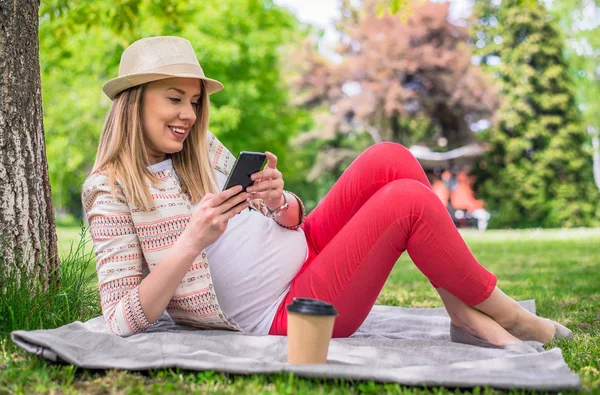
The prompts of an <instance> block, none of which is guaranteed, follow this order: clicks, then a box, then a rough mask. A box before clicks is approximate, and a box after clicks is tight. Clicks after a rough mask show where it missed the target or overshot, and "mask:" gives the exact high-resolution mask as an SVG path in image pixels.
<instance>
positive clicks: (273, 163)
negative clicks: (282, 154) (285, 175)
mask: <svg viewBox="0 0 600 395" xmlns="http://www.w3.org/2000/svg"><path fill="white" fill-rule="evenodd" d="M265 155H267V164H266V165H265V168H270V169H274V168H276V167H277V156H275V154H274V153H272V152H269V151H265Z"/></svg>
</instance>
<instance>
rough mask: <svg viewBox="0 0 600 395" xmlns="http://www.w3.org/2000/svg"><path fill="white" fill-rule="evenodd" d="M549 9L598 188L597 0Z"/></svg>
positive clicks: (563, 1)
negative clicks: (585, 132) (559, 37)
mask: <svg viewBox="0 0 600 395" xmlns="http://www.w3.org/2000/svg"><path fill="white" fill-rule="evenodd" d="M550 12H551V14H552V16H553V18H554V19H555V20H557V21H558V25H559V27H560V29H561V31H562V32H563V34H564V36H565V38H566V41H567V46H566V48H565V57H566V60H567V64H568V65H569V71H570V74H571V76H572V78H573V81H574V82H575V87H576V91H577V96H576V98H577V104H578V108H579V109H580V110H581V113H582V115H583V120H584V123H585V127H586V129H587V130H588V133H589V134H590V137H591V139H592V141H594V140H595V144H596V147H595V148H594V147H593V145H594V144H592V145H591V146H590V144H589V143H588V144H586V146H587V147H586V148H587V149H591V150H592V151H595V152H593V155H595V158H596V159H595V161H594V178H595V179H596V187H597V188H598V189H599V190H600V147H599V146H600V142H599V141H600V118H599V117H598V114H599V113H600V100H598V98H600V67H599V65H600V0H556V1H553V2H552V3H551V4H550Z"/></svg>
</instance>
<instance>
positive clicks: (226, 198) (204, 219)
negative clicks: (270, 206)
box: [182, 185, 250, 254]
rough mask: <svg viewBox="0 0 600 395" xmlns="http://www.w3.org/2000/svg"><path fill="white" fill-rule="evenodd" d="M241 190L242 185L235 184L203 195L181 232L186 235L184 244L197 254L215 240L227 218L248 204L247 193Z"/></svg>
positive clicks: (225, 224)
mask: <svg viewBox="0 0 600 395" xmlns="http://www.w3.org/2000/svg"><path fill="white" fill-rule="evenodd" d="M241 191H242V186H241V185H236V186H234V187H231V188H229V189H226V190H224V191H222V192H219V193H216V194H213V193H207V194H206V195H204V197H203V198H202V199H201V200H200V202H199V203H198V207H197V210H196V211H195V212H194V213H192V216H191V217H190V222H189V224H188V226H187V227H186V229H185V231H184V232H183V234H182V236H184V235H185V237H186V241H187V242H186V243H185V245H186V246H188V247H189V248H192V249H193V250H194V251H196V252H197V253H198V254H199V253H200V252H202V250H203V249H204V248H205V247H207V246H209V245H211V244H212V243H214V242H215V241H217V239H218V238H219V237H220V236H221V235H222V234H223V233H224V232H225V229H227V223H228V222H229V220H230V219H231V218H233V217H234V216H235V215H237V214H239V213H241V212H242V211H243V210H245V209H246V208H248V206H249V205H250V203H249V202H248V201H247V200H246V199H247V198H248V194H247V193H246V192H241ZM236 195H237V196H236Z"/></svg>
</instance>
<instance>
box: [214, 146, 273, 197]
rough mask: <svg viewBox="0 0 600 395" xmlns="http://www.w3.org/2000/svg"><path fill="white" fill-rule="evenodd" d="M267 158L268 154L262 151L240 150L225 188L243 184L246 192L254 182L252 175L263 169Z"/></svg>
mask: <svg viewBox="0 0 600 395" xmlns="http://www.w3.org/2000/svg"><path fill="white" fill-rule="evenodd" d="M266 159H267V155H265V154H264V153H262V152H249V151H242V152H240V155H239V156H238V157H237V159H236V160H235V163H234V165H233V170H231V172H230V173H229V177H227V181H226V182H225V187H224V188H223V190H226V189H229V188H231V187H234V186H236V185H241V186H242V188H243V189H242V191H243V192H245V191H246V188H248V187H249V186H251V185H252V184H254V181H253V180H252V179H251V178H250V176H251V175H252V174H254V173H256V172H259V171H261V169H262V167H263V165H264V163H265V160H266Z"/></svg>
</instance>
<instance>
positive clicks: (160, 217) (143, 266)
mask: <svg viewBox="0 0 600 395" xmlns="http://www.w3.org/2000/svg"><path fill="white" fill-rule="evenodd" d="M207 144H208V149H209V156H210V161H211V164H212V166H213V168H214V169H215V170H216V171H219V172H221V173H223V174H225V175H228V174H229V172H230V171H231V170H232V168H233V164H234V163H235V157H234V156H233V155H232V154H231V153H230V152H229V151H228V150H227V149H226V148H225V147H224V146H223V145H222V144H221V143H220V142H219V141H218V140H217V139H216V137H215V136H214V135H212V134H210V133H208V135H207ZM153 174H155V175H156V176H157V177H158V179H159V180H160V182H159V184H157V185H152V184H151V183H150V182H148V183H147V185H148V188H149V190H150V193H151V195H152V199H153V206H152V207H151V209H150V210H149V211H147V212H145V211H142V210H140V209H139V208H137V207H135V206H134V205H133V203H132V202H129V201H128V200H127V198H126V197H125V194H124V193H123V188H122V187H121V185H120V184H119V182H118V180H117V183H116V191H115V192H116V193H115V195H114V196H113V195H111V192H110V185H109V182H108V175H106V174H103V173H102V172H97V173H94V174H91V175H90V176H89V177H88V178H87V179H86V181H85V183H84V185H83V188H82V202H83V207H84V211H85V213H86V216H87V219H88V223H89V227H90V233H91V236H92V241H93V244H94V251H95V254H96V272H97V274H98V284H99V289H100V300H101V305H102V313H103V315H104V318H105V319H106V322H107V323H108V327H109V328H110V330H111V332H113V333H114V334H117V335H120V336H130V335H132V334H135V333H138V332H141V331H143V330H145V329H146V328H148V327H149V326H151V325H152V323H150V322H148V320H147V319H146V317H145V315H144V313H143V311H142V307H141V304H140V299H139V295H138V290H139V285H140V283H141V282H142V280H143V278H144V277H145V276H146V275H148V273H149V272H150V271H152V270H153V269H154V267H156V266H157V265H158V264H159V263H160V262H161V261H162V260H163V259H164V257H165V255H166V254H167V252H168V250H169V249H170V248H171V246H173V244H174V243H175V241H177V239H178V237H179V236H180V235H181V233H183V231H184V230H185V228H186V226H187V224H188V222H189V220H190V216H191V202H190V200H189V197H188V196H187V195H185V194H183V193H181V186H180V184H179V182H178V180H177V178H176V177H175V175H174V174H173V173H172V172H171V171H159V172H156V173H153ZM286 192H287V193H290V194H291V195H293V196H295V197H296V199H297V200H298V202H299V204H300V207H301V210H302V215H301V222H300V224H298V225H297V226H294V227H287V226H285V227H286V228H288V229H297V228H298V227H300V226H301V225H302V223H303V222H304V218H305V211H304V206H303V204H302V201H301V200H300V198H298V197H297V196H296V195H295V194H293V193H291V192H288V191H286ZM251 208H253V209H255V210H257V211H259V212H261V213H262V214H264V215H266V214H267V212H268V211H267V208H266V206H265V204H264V202H262V200H260V199H255V200H253V201H252V202H251ZM281 226H283V225H281ZM167 312H168V313H169V315H170V316H171V318H172V319H173V320H174V321H175V322H178V323H182V324H188V325H192V326H195V327H198V328H205V329H231V330H240V328H238V327H237V326H236V325H235V324H233V323H232V322H230V321H229V320H228V319H227V317H226V316H225V314H224V313H223V311H222V310H221V307H220V306H219V303H218V301H217V297H216V294H215V291H214V286H213V283H212V280H211V275H210V266H209V263H208V259H207V256H206V251H202V253H201V254H199V255H198V256H197V257H196V258H195V259H194V261H193V263H192V264H191V266H190V268H189V269H188V272H187V273H186V275H185V276H184V278H183V279H182V280H181V282H180V284H179V285H178V287H177V289H176V290H175V293H174V295H173V297H172V298H171V300H170V301H169V304H168V305H167Z"/></svg>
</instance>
